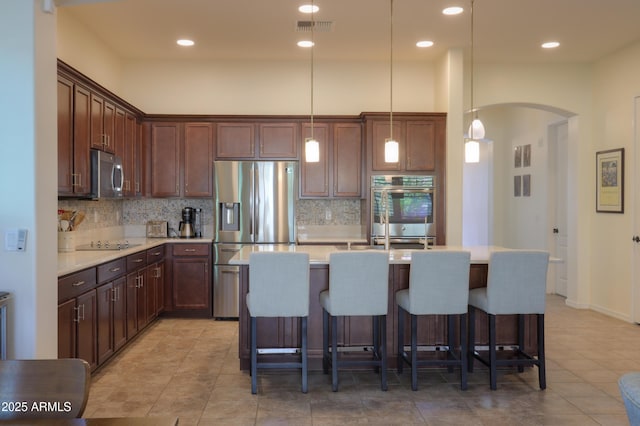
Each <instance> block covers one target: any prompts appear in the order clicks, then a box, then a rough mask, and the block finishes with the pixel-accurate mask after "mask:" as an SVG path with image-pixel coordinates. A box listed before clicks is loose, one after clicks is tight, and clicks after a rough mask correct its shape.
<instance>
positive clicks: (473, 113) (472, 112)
mask: <svg viewBox="0 0 640 426" xmlns="http://www.w3.org/2000/svg"><path fill="white" fill-rule="evenodd" d="M473 2H474V0H471V117H472V119H473V118H478V113H477V111H475V109H474V107H473V74H474V68H475V67H474V57H473V56H474V55H473V51H474V43H473ZM470 136H471V137H472V138H473V136H474V135H473V134H472V135H470Z"/></svg>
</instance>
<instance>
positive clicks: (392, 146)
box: [384, 139, 400, 163]
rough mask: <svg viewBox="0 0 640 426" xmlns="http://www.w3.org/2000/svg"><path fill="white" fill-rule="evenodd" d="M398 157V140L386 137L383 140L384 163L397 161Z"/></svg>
mask: <svg viewBox="0 0 640 426" xmlns="http://www.w3.org/2000/svg"><path fill="white" fill-rule="evenodd" d="M399 158H400V150H399V147H398V142H396V141H394V140H393V139H386V140H385V142H384V161H385V163H397V162H398V161H399Z"/></svg>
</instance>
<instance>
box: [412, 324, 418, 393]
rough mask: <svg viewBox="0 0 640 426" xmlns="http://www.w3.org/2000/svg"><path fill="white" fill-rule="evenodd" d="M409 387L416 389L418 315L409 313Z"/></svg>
mask: <svg viewBox="0 0 640 426" xmlns="http://www.w3.org/2000/svg"><path fill="white" fill-rule="evenodd" d="M411 389H412V390H414V391H415V390H418V316H417V315H411Z"/></svg>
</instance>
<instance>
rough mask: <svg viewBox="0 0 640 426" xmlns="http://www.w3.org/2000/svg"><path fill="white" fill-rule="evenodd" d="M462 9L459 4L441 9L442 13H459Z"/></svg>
mask: <svg viewBox="0 0 640 426" xmlns="http://www.w3.org/2000/svg"><path fill="white" fill-rule="evenodd" d="M462 12H464V9H463V8H461V7H460V6H451V7H447V8H445V9H443V10H442V14H443V15H460V14H461V13H462Z"/></svg>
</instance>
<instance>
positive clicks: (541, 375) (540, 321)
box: [538, 314, 547, 389]
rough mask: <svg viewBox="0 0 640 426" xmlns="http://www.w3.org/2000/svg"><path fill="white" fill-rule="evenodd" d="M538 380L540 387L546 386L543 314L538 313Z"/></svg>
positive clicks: (544, 387)
mask: <svg viewBox="0 0 640 426" xmlns="http://www.w3.org/2000/svg"><path fill="white" fill-rule="evenodd" d="M538 363H539V364H538V381H539V382H540V389H546V388H547V375H546V366H545V357H544V314H538Z"/></svg>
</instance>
